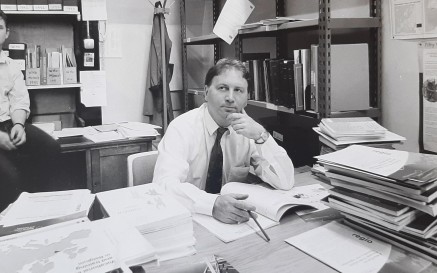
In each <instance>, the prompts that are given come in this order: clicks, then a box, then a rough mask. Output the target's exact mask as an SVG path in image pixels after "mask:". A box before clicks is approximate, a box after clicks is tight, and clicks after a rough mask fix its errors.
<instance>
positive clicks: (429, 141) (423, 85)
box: [419, 41, 437, 153]
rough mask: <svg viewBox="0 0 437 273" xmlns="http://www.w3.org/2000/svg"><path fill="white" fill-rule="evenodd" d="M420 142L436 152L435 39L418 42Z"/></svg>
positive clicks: (423, 148) (436, 62) (422, 145)
mask: <svg viewBox="0 0 437 273" xmlns="http://www.w3.org/2000/svg"><path fill="white" fill-rule="evenodd" d="M419 70H420V71H419V72H420V73H419V80H420V88H419V94H420V100H419V101H420V132H419V136H420V143H419V146H420V148H421V150H422V151H423V152H433V153H437V41H428V42H420V43H419Z"/></svg>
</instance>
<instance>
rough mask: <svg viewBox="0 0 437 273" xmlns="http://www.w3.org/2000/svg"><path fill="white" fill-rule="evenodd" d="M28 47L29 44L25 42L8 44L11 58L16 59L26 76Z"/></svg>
mask: <svg viewBox="0 0 437 273" xmlns="http://www.w3.org/2000/svg"><path fill="white" fill-rule="evenodd" d="M26 48H27V45H26V44H24V43H10V44H9V45H8V50H9V58H11V59H13V60H14V63H15V64H16V65H17V67H18V68H19V69H20V70H21V72H23V75H24V76H26Z"/></svg>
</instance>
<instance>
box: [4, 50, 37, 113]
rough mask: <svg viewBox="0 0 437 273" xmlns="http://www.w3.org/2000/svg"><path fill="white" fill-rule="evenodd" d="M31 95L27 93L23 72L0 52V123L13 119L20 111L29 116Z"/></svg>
mask: <svg viewBox="0 0 437 273" xmlns="http://www.w3.org/2000/svg"><path fill="white" fill-rule="evenodd" d="M29 106H30V100H29V93H28V92H27V87H26V83H25V81H24V76H23V72H21V70H20V68H18V66H17V65H16V64H15V63H14V62H13V60H12V59H11V58H9V57H6V55H5V53H4V52H3V51H1V52H0V122H3V121H6V120H9V119H11V114H12V113H13V112H14V111H15V110H18V109H21V110H24V111H26V113H27V117H28V116H29V113H30V110H29Z"/></svg>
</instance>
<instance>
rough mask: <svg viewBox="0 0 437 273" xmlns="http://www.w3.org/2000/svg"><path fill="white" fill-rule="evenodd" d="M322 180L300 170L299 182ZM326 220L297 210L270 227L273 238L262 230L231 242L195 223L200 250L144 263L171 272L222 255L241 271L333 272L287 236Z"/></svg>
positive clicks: (151, 269)
mask: <svg viewBox="0 0 437 273" xmlns="http://www.w3.org/2000/svg"><path fill="white" fill-rule="evenodd" d="M316 182H318V181H317V180H315V179H314V178H312V177H311V175H310V174H309V173H306V174H299V175H298V176H297V178H296V184H297V185H309V184H314V183H316ZM326 223H327V222H323V221H314V222H305V221H303V220H302V219H301V218H300V217H299V216H297V215H295V214H294V213H293V212H291V213H287V214H286V215H284V216H283V218H282V219H281V224H280V225H278V226H274V227H272V228H269V229H267V230H266V232H267V234H268V235H269V237H270V239H271V240H270V242H266V241H265V240H264V239H263V237H262V234H261V233H260V234H251V235H249V236H246V237H243V238H241V239H238V240H236V241H233V242H230V243H224V242H222V241H221V240H220V239H218V238H217V237H215V236H214V235H213V234H212V233H210V232H209V231H208V230H207V229H205V228H204V227H202V226H200V225H198V224H197V223H194V234H195V237H196V240H197V242H196V246H195V247H196V250H197V254H196V255H193V256H190V257H184V258H180V259H175V260H170V261H166V262H162V263H161V265H160V266H159V267H157V266H155V265H154V264H146V265H144V269H145V270H146V272H147V273H152V272H167V271H169V270H170V269H174V268H177V267H178V266H181V265H183V264H186V263H196V262H201V261H202V260H203V258H204V257H208V256H210V255H213V254H215V255H218V256H220V257H222V258H224V259H225V260H227V261H228V262H229V263H230V264H231V265H232V266H234V267H235V269H237V270H238V271H239V272H240V273H256V272H263V273H265V272H269V273H275V272H278V273H284V272H302V273H314V272H318V273H333V272H337V271H335V270H334V269H332V268H330V267H328V266H326V265H324V264H323V263H321V262H319V261H317V260H315V259H314V258H312V257H311V256H308V255H306V254H305V253H303V252H301V251H300V250H298V249H296V248H295V247H293V246H291V245H289V244H287V243H286V242H285V241H284V240H285V239H287V238H289V237H291V236H293V235H297V234H299V233H302V232H304V231H306V230H309V229H312V228H315V227H318V226H320V225H323V224H326Z"/></svg>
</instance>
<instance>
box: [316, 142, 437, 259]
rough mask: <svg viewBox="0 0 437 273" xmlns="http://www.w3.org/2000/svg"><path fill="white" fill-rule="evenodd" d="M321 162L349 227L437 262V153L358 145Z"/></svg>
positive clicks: (335, 204)
mask: <svg viewBox="0 0 437 273" xmlns="http://www.w3.org/2000/svg"><path fill="white" fill-rule="evenodd" d="M317 159H318V163H319V164H321V165H323V166H324V167H325V169H327V171H326V172H325V174H326V176H327V177H328V178H329V179H330V183H331V185H332V186H334V188H333V189H330V190H329V193H330V196H329V197H328V198H327V202H328V204H329V206H331V207H332V208H335V209H337V210H339V211H340V212H341V213H342V214H344V215H345V217H346V218H347V221H346V223H350V224H351V225H354V227H361V228H362V229H363V230H365V231H367V232H369V233H371V234H372V235H374V236H376V237H378V238H382V239H383V240H386V241H389V242H390V243H393V244H395V245H398V246H400V247H403V248H404V249H408V250H409V251H412V250H414V253H417V254H418V255H422V256H423V257H426V258H428V259H430V260H432V261H434V262H436V261H437V248H436V247H435V244H436V242H437V217H436V216H437V156H436V155H429V154H419V153H412V152H405V151H396V150H390V149H379V148H372V147H367V146H360V145H352V146H349V147H347V148H345V149H342V150H340V151H337V152H333V153H330V154H325V155H321V156H318V157H317Z"/></svg>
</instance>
